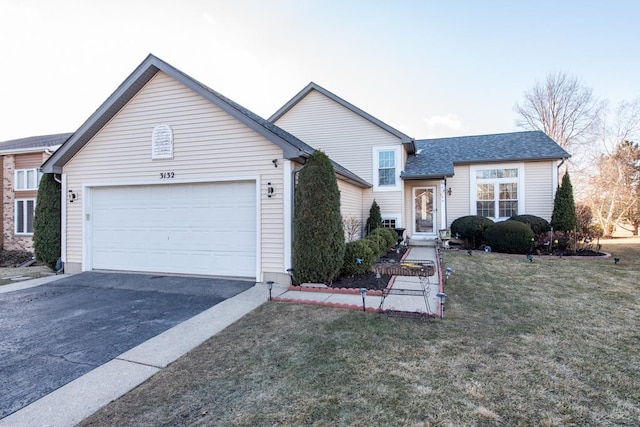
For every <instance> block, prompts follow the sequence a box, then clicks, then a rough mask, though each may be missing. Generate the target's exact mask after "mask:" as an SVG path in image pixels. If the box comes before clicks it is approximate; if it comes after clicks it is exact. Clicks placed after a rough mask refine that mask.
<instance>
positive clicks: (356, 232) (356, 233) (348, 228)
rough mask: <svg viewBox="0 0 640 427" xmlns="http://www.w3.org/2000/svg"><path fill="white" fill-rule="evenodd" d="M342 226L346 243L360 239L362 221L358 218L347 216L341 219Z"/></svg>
mask: <svg viewBox="0 0 640 427" xmlns="http://www.w3.org/2000/svg"><path fill="white" fill-rule="evenodd" d="M342 225H343V227H344V234H345V236H346V237H347V241H348V242H352V241H354V240H356V239H358V238H359V237H360V235H361V233H362V221H360V220H359V219H358V218H355V217H353V216H351V215H347V216H346V217H343V218H342Z"/></svg>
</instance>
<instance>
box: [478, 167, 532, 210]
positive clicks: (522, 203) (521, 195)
mask: <svg viewBox="0 0 640 427" xmlns="http://www.w3.org/2000/svg"><path fill="white" fill-rule="evenodd" d="M494 169H517V170H518V176H517V177H516V178H511V177H509V178H490V179H478V178H476V174H477V171H481V170H494ZM469 181H470V185H469V204H470V206H471V215H478V206H477V203H476V202H477V201H478V200H477V185H478V184H483V183H486V184H494V193H495V194H496V196H494V199H493V200H494V202H495V203H496V204H495V209H494V215H499V212H500V200H499V196H498V195H497V194H498V192H499V187H500V184H506V183H516V184H517V186H518V195H517V196H518V198H517V199H516V200H517V201H518V212H517V214H518V215H522V214H523V213H524V212H526V211H525V198H524V195H525V187H524V183H525V179H524V163H504V164H485V165H478V166H471V167H470V168H469ZM488 218H490V219H492V220H494V221H504V220H506V219H508V218H509V217H500V216H490V217H488Z"/></svg>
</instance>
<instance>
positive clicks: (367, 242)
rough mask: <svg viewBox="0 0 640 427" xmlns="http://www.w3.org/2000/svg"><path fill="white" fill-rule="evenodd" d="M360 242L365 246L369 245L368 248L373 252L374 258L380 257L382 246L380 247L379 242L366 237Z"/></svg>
mask: <svg viewBox="0 0 640 427" xmlns="http://www.w3.org/2000/svg"><path fill="white" fill-rule="evenodd" d="M359 242H362V243H364V244H365V245H367V247H368V248H369V249H370V250H371V253H372V254H373V257H374V258H375V259H378V257H379V256H380V246H379V245H378V241H377V240H371V239H367V238H366V237H365V238H364V239H362V240H359Z"/></svg>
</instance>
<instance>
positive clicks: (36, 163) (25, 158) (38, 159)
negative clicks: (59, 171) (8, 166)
mask: <svg viewBox="0 0 640 427" xmlns="http://www.w3.org/2000/svg"><path fill="white" fill-rule="evenodd" d="M44 157H45V156H43V153H29V154H16V155H15V159H16V169H34V168H39V167H40V165H41V164H42V163H43V162H44V160H45V159H44Z"/></svg>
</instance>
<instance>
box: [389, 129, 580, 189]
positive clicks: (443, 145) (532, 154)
mask: <svg viewBox="0 0 640 427" xmlns="http://www.w3.org/2000/svg"><path fill="white" fill-rule="evenodd" d="M416 147H417V151H416V154H415V155H413V156H410V157H409V158H408V159H407V163H406V166H405V170H404V171H403V172H402V177H403V178H405V179H424V178H435V177H445V176H453V167H454V165H456V164H472V163H498V162H514V161H537V160H559V159H566V158H569V157H570V156H571V155H570V154H569V153H567V152H566V151H565V150H564V149H562V148H561V147H560V146H559V145H558V144H557V143H556V142H555V141H554V140H553V139H551V138H549V137H548V136H547V135H546V134H545V133H544V132H542V131H527V132H511V133H501V134H493V135H473V136H461V137H455V138H437V139H422V140H417V141H416Z"/></svg>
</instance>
